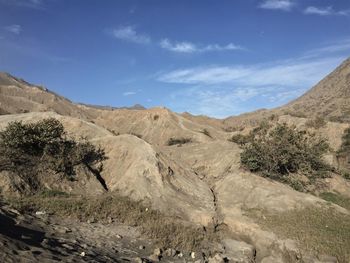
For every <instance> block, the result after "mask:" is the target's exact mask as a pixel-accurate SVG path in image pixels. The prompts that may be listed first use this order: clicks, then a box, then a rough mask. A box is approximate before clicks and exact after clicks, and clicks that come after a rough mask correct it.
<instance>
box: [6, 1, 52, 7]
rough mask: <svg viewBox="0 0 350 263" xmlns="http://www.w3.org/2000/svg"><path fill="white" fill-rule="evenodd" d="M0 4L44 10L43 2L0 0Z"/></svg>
mask: <svg viewBox="0 0 350 263" xmlns="http://www.w3.org/2000/svg"><path fill="white" fill-rule="evenodd" d="M0 4H5V5H11V6H18V7H26V8H31V9H45V8H44V0H0Z"/></svg>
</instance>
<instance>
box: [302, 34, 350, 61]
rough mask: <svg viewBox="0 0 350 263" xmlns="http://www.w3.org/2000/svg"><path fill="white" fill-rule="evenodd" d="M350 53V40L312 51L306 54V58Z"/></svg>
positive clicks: (336, 42) (335, 42)
mask: <svg viewBox="0 0 350 263" xmlns="http://www.w3.org/2000/svg"><path fill="white" fill-rule="evenodd" d="M344 51H348V52H349V53H350V38H345V39H342V40H338V41H334V42H331V43H328V44H327V45H324V46H323V47H320V48H316V49H312V50H310V51H308V52H306V53H305V57H318V56H322V55H329V54H332V53H339V52H344Z"/></svg>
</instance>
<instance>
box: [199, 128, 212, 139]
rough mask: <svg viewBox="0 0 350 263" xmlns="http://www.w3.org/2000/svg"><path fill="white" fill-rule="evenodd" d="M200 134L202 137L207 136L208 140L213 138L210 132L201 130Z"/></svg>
mask: <svg viewBox="0 0 350 263" xmlns="http://www.w3.org/2000/svg"><path fill="white" fill-rule="evenodd" d="M201 133H203V134H204V135H206V136H208V137H209V138H213V137H212V136H211V134H210V132H209V131H208V130H207V129H203V130H202V131H201Z"/></svg>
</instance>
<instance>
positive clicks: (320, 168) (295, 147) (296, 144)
mask: <svg viewBox="0 0 350 263" xmlns="http://www.w3.org/2000/svg"><path fill="white" fill-rule="evenodd" d="M247 139H248V141H247V142H245V143H244V145H243V152H242V153H241V163H242V165H243V166H244V167H246V168H247V169H249V170H250V171H252V172H258V173H260V174H262V175H264V176H266V177H271V178H274V179H277V180H280V181H283V182H288V181H290V180H288V179H286V177H288V175H290V174H293V173H300V174H303V175H306V176H307V177H308V178H312V177H315V176H325V175H326V174H327V171H329V170H330V169H331V167H330V166H329V165H327V164H326V163H325V162H324V161H323V159H322V156H323V154H324V153H326V152H327V151H328V150H329V145H328V143H327V141H326V140H325V139H323V138H317V137H316V136H315V135H314V134H310V133H306V132H305V131H298V130H296V128H295V127H288V126H287V125H286V124H277V126H276V127H274V128H270V126H269V125H266V124H263V125H260V126H259V127H258V128H256V129H254V130H253V131H252V132H251V133H250V135H249V136H247ZM294 184H295V182H294ZM298 187H300V185H298Z"/></svg>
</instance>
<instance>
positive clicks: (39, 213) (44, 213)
mask: <svg viewBox="0 0 350 263" xmlns="http://www.w3.org/2000/svg"><path fill="white" fill-rule="evenodd" d="M35 215H37V216H42V215H46V212H45V211H36V212H35Z"/></svg>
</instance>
